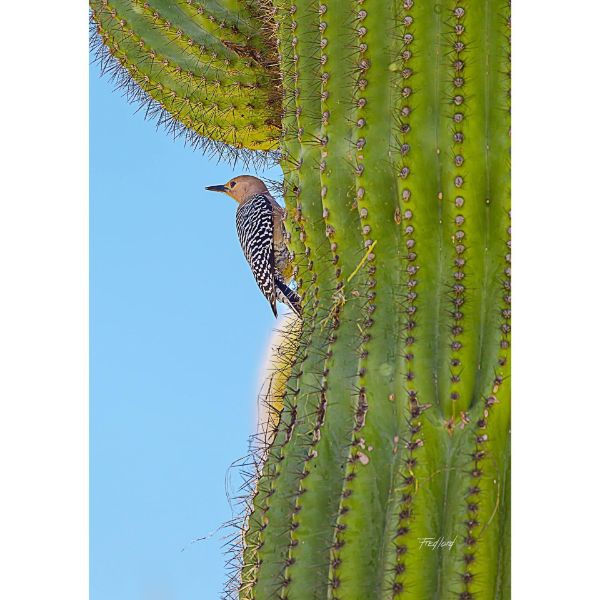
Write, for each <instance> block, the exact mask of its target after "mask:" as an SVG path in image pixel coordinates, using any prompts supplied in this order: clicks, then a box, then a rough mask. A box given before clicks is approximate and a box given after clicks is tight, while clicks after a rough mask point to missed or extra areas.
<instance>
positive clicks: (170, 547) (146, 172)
mask: <svg viewBox="0 0 600 600" xmlns="http://www.w3.org/2000/svg"><path fill="white" fill-rule="evenodd" d="M134 113H135V107H134V106H131V105H128V104H127V103H126V101H125V99H124V98H122V97H121V95H120V93H119V92H114V91H113V86H112V85H111V83H110V82H109V81H108V80H107V79H105V78H100V77H99V73H98V69H97V67H96V66H92V68H91V73H90V303H91V305H90V368H91V383H90V385H91V405H90V461H91V464H90V498H91V500H90V509H91V516H90V562H91V564H90V579H91V583H90V585H91V598H92V600H191V599H194V600H197V599H198V598H202V599H213V598H218V597H219V594H220V592H221V588H222V585H223V582H224V579H225V568H224V556H223V551H222V549H221V545H222V543H223V540H222V539H221V537H222V533H217V534H215V535H214V536H213V537H212V538H210V539H208V540H205V541H201V542H196V543H190V542H192V541H193V540H194V539H196V538H198V537H201V536H204V535H207V534H209V533H210V532H212V531H214V530H215V529H216V528H217V527H219V525H221V524H222V523H223V522H225V521H227V520H228V519H229V518H230V517H231V511H230V509H229V505H228V502H227V498H226V492H225V477H226V473H227V469H228V467H229V466H230V465H231V463H232V462H233V461H235V460H236V459H238V458H239V457H241V456H243V455H244V454H245V453H246V451H247V445H248V443H247V440H248V436H249V435H250V433H251V432H252V430H253V428H254V423H255V407H256V395H257V388H258V382H259V379H260V369H261V365H262V362H263V360H264V353H265V348H266V346H267V344H268V339H269V335H270V332H271V330H272V328H273V326H274V324H275V321H274V319H273V316H272V313H271V309H270V308H269V305H268V303H267V302H266V300H265V299H264V298H263V297H262V296H261V294H260V293H259V291H258V289H257V288H256V285H255V283H254V281H253V279H252V276H251V274H250V271H249V268H248V266H247V264H246V263H245V260H244V258H243V255H242V252H241V250H240V248H239V245H238V241H237V236H236V232H235V221H234V218H235V203H234V201H233V200H230V199H229V198H227V197H226V196H223V195H217V194H211V193H210V192H206V191H205V190H204V187H205V186H206V185H210V184H217V183H224V182H225V181H226V180H227V179H228V178H230V177H231V176H232V175H234V174H236V173H237V174H239V171H240V167H237V169H235V170H233V169H232V168H231V167H229V166H228V165H227V164H217V162H216V160H215V159H208V158H206V157H203V156H202V155H201V153H200V152H197V151H196V152H194V151H192V150H191V149H190V148H186V147H184V145H183V142H182V141H173V139H172V138H171V137H169V136H168V135H167V134H166V133H165V132H164V131H161V130H158V131H157V130H156V126H155V124H154V123H151V122H148V121H145V120H144V118H143V115H142V114H141V112H140V113H137V114H134ZM250 172H252V171H250ZM265 175H266V176H268V177H270V178H273V179H275V178H279V177H280V173H279V171H278V169H273V170H271V171H270V172H269V173H267V174H265ZM184 548H185V550H183V551H182V549H184Z"/></svg>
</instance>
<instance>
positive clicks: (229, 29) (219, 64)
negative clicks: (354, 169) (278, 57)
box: [90, 0, 280, 151]
mask: <svg viewBox="0 0 600 600" xmlns="http://www.w3.org/2000/svg"><path fill="white" fill-rule="evenodd" d="M211 4H212V6H213V9H214V10H213V12H214V13H215V14H216V15H217V17H214V15H212V14H208V12H207V10H205V9H204V13H203V14H202V15H198V16H197V17H196V18H192V14H191V12H193V8H192V6H191V5H188V4H187V3H183V2H176V3H172V2H165V1H162V0H155V1H154V2H144V1H142V0H110V1H108V0H92V1H91V2H90V6H91V10H92V21H93V23H94V29H95V32H96V34H97V35H98V36H99V38H100V39H101V40H102V44H101V45H100V46H99V48H100V49H101V52H100V56H101V58H100V60H101V63H102V64H103V65H104V68H106V69H109V70H111V72H112V73H113V74H115V75H116V76H117V77H118V81H119V83H120V85H122V86H123V87H124V88H125V91H126V93H127V95H128V97H129V98H130V99H134V100H141V101H142V102H143V103H145V104H146V105H148V107H149V110H148V111H147V114H149V115H153V114H155V113H156V114H157V115H158V116H159V119H160V122H166V123H170V125H169V126H170V128H171V129H173V130H174V131H175V132H184V133H185V134H186V136H187V138H188V139H190V140H192V141H194V142H195V143H200V144H202V145H204V146H210V145H211V143H212V147H213V149H218V145H215V144H219V143H222V144H224V145H226V146H231V147H234V148H249V149H255V150H263V151H266V150H273V149H275V148H276V147H277V145H278V141H279V135H280V98H279V89H280V88H279V86H278V85H277V84H276V82H277V71H276V65H275V61H274V59H273V57H272V54H273V53H272V50H271V49H270V47H269V44H268V42H267V41H266V37H265V36H260V35H259V34H258V32H261V31H262V25H261V26H259V27H258V29H257V30H255V33H254V34H251V33H250V31H251V30H252V28H253V26H254V25H256V23H252V21H251V20H249V19H250V18H251V16H250V14H249V13H248V12H247V11H246V12H245V13H242V14H241V15H240V11H239V7H238V9H237V10H236V8H235V7H234V8H233V10H229V11H227V10H226V9H225V8H224V7H221V9H220V10H216V8H217V7H218V6H219V4H218V3H216V2H214V3H211ZM230 4H231V3H230ZM240 6H241V5H240ZM196 10H197V9H196ZM211 17H212V18H213V20H211ZM217 21H218V22H217ZM221 25H222V26H221ZM117 65H118V67H117ZM166 115H169V117H168V118H167V117H166ZM198 136H203V137H204V138H206V139H207V140H209V141H203V140H202V139H200V138H198ZM210 140H212V142H211V141H210ZM226 146H223V149H225V147H226Z"/></svg>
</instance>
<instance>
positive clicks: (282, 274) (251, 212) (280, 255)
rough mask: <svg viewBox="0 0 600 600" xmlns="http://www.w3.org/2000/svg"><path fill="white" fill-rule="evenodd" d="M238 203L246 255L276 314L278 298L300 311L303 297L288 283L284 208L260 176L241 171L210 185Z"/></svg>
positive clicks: (238, 221) (289, 268)
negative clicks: (243, 173)
mask: <svg viewBox="0 0 600 600" xmlns="http://www.w3.org/2000/svg"><path fill="white" fill-rule="evenodd" d="M206 189H207V190H209V191H210V192H222V193H225V194H227V195H228V196H230V197H231V198H233V199H234V200H235V201H236V202H237V203H238V207H237V212H236V216H235V224H236V228H237V234H238V238H239V240H240V244H241V246H242V250H243V252H244V256H245V257H246V260H247V261H248V264H249V265H250V269H251V270H252V274H253V275H254V279H255V280H256V283H257V284H258V287H259V289H260V291H261V292H262V293H263V295H264V296H265V298H266V299H267V300H268V301H269V304H270V305H271V309H272V310H273V314H274V315H275V316H277V305H276V300H279V302H283V303H284V304H287V305H288V306H289V307H290V308H291V309H292V310H293V311H294V312H295V313H296V315H298V316H300V314H301V304H300V297H299V296H298V294H297V293H296V292H295V291H294V290H292V289H290V288H289V287H288V285H287V283H288V282H289V280H290V278H291V274H292V273H291V272H292V264H291V260H290V253H289V251H288V249H287V247H286V245H285V227H284V224H283V221H284V219H285V210H284V209H283V208H281V206H279V204H277V202H275V199H274V198H273V196H271V194H270V193H269V190H268V189H267V186H266V185H265V184H264V182H263V181H261V180H260V179H258V177H252V176H251V175H240V176H239V177H234V178H233V179H231V180H230V181H228V182H227V183H226V184H224V185H209V186H208V187H207V188H206Z"/></svg>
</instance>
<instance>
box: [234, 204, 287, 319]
mask: <svg viewBox="0 0 600 600" xmlns="http://www.w3.org/2000/svg"><path fill="white" fill-rule="evenodd" d="M235 224H236V227H237V233H238V237H239V239H240V244H241V246H242V250H243V251H244V256H245V257H246V260H247V261H248V264H249V265H250V269H252V274H253V275H254V279H256V283H257V284H258V287H259V288H260V291H261V292H262V293H263V295H264V296H265V298H266V299H267V300H268V301H269V304H270V305H271V309H272V310H273V314H274V315H275V316H277V307H276V302H275V300H276V295H275V294H276V292H275V277H274V275H275V250H274V247H273V206H272V204H271V201H270V200H269V198H267V197H266V196H264V195H263V194H256V195H254V196H252V198H250V199H249V200H247V201H246V202H244V203H243V204H241V205H240V206H239V207H238V209H237V213H236V216H235Z"/></svg>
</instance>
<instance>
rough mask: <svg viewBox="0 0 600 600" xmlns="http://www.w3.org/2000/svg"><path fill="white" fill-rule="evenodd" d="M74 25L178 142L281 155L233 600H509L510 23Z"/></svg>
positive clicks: (367, 19)
mask: <svg viewBox="0 0 600 600" xmlns="http://www.w3.org/2000/svg"><path fill="white" fill-rule="evenodd" d="M92 6H93V8H94V19H95V20H96V23H97V24H98V31H99V33H100V35H101V36H102V38H103V40H104V42H105V43H106V44H107V45H108V46H109V47H110V48H111V52H112V55H113V56H115V57H116V58H117V59H118V60H119V61H120V62H121V64H122V65H123V66H124V67H125V68H126V69H128V70H129V73H130V74H131V76H132V77H133V78H134V79H135V81H137V83H138V84H140V85H141V86H142V88H143V89H144V90H145V92H146V93H148V94H150V95H152V96H153V97H154V98H155V99H156V100H157V101H158V102H160V103H161V105H162V106H163V108H165V109H166V110H167V111H168V112H170V113H171V115H173V116H174V117H175V118H176V119H180V120H181V121H182V122H183V123H184V125H185V126H186V127H188V128H189V129H191V130H193V131H195V132H197V133H199V134H200V135H204V136H208V137H211V138H212V139H214V140H216V141H218V142H225V143H226V144H229V145H233V146H239V145H242V146H244V147H246V148H249V149H261V150H265V149H267V150H268V149H272V148H274V147H275V145H276V144H275V140H276V139H277V148H278V150H279V152H280V160H281V166H282V169H283V172H284V188H285V191H284V196H285V201H286V206H287V209H288V223H287V230H288V232H289V233H290V240H289V244H290V248H291V249H292V251H293V253H294V255H295V264H296V267H295V269H296V280H297V283H298V286H299V291H300V293H301V295H302V297H303V302H304V318H303V322H302V327H301V330H300V331H297V330H294V339H293V341H292V342H290V343H289V344H288V345H287V348H288V351H289V352H290V353H291V356H289V357H288V358H289V361H288V362H286V363H285V365H286V366H285V377H287V378H288V379H287V385H286V386H285V389H284V390H283V391H282V390H281V389H280V393H279V396H278V397H277V398H276V399H274V400H273V404H274V405H276V406H277V407H279V408H278V410H279V411H280V414H279V419H278V423H277V425H276V427H275V430H274V431H273V433H272V437H271V439H270V443H269V444H268V447H267V448H265V451H264V455H262V456H261V462H260V465H259V468H258V473H257V480H256V484H255V486H254V488H253V494H252V498H251V507H250V510H249V512H248V514H247V515H246V518H245V526H244V535H243V565H242V567H241V569H240V572H239V573H238V574H237V576H236V577H234V580H233V582H232V585H231V586H230V588H229V594H230V595H231V596H232V597H239V598H243V599H247V600H250V599H256V600H268V599H270V598H286V599H289V600H294V599H298V600H304V599H306V600H309V599H310V600H313V599H323V600H325V599H330V600H334V599H336V600H365V599H373V600H375V599H388V598H389V599H393V598H414V599H418V600H422V599H429V598H439V599H441V600H446V599H447V598H453V597H457V598H460V599H461V600H469V599H472V598H477V599H482V600H483V599H488V598H489V599H491V598H494V599H500V598H503V599H506V598H509V597H510V386H509V379H508V378H509V375H510V147H509V132H510V97H509V87H510V6H509V4H508V3H507V2H506V0H478V1H477V2H476V1H475V0H437V1H436V2H433V1H432V0H423V1H420V0H384V1H380V0H320V2H319V3H315V2H313V1H312V0H297V1H294V0H272V1H266V0H262V1H261V2H260V9H259V10H258V9H253V8H252V6H253V3H245V2H235V1H233V0H230V1H225V0H221V1H219V2H216V1H212V2H208V1H207V2H196V1H187V2H175V3H167V2H160V1H158V0H155V1H153V2H149V3H148V2H138V1H137V0H128V1H125V0H110V4H109V3H107V2H92ZM200 8H202V10H200ZM115 11H116V12H115ZM121 13H122V14H126V15H129V16H127V17H126V18H127V22H126V24H125V25H123V24H122V23H121V21H120V15H121ZM156 15H159V16H158V17H157V16H156ZM234 15H235V17H234ZM211 16H212V18H211ZM217 21H219V22H220V23H221V24H222V25H219V27H217V26H216V24H215V23H216V22H217ZM179 30H181V31H185V32H186V33H185V35H183V36H180V35H179V34H178V33H177V32H178V31H179ZM188 36H189V37H190V39H192V43H190V42H189V40H188V41H185V40H186V39H188ZM273 40H276V41H275V42H273ZM198 44H201V45H202V47H204V48H205V50H204V52H206V49H207V48H211V49H213V50H212V51H213V54H212V55H211V56H212V57H213V58H212V59H211V60H206V54H205V53H203V51H200V50H199V48H200V46H198ZM190 48H192V49H190ZM275 48H276V53H277V55H278V56H277V60H276V61H275V60H274V58H273V56H274V54H273V53H274V52H275ZM148 53H154V54H153V56H154V58H153V61H154V62H152V61H150V63H148V61H147V60H146V58H147V57H148V56H149V54H148ZM269 53H271V54H269ZM159 56H161V57H162V56H164V57H165V58H166V63H164V69H162V68H161V69H155V68H154V67H155V65H156V64H158V62H160V60H159V58H157V57H159ZM266 57H270V58H266ZM275 62H277V65H276V66H277V69H278V72H277V74H275V75H274V70H275V68H274V66H273V65H274V63H275ZM149 64H150V65H151V68H150V67H149ZM184 72H185V75H184V74H183V73H184ZM190 73H191V75H190ZM147 79H149V80H150V81H151V83H148V81H147ZM184 80H185V81H184ZM167 90H168V91H167ZM169 98H170V99H169ZM207 102H212V103H213V104H212V105H211V106H213V105H214V107H213V108H212V109H208V108H207ZM183 106H191V107H190V108H189V109H185V110H183V109H182V108H181V107H183ZM426 538H427V539H432V540H437V539H440V538H443V539H445V540H447V541H451V542H454V544H453V546H451V547H445V548H437V549H432V548H429V547H428V546H427V545H426V544H424V542H423V540H424V539H426Z"/></svg>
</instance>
